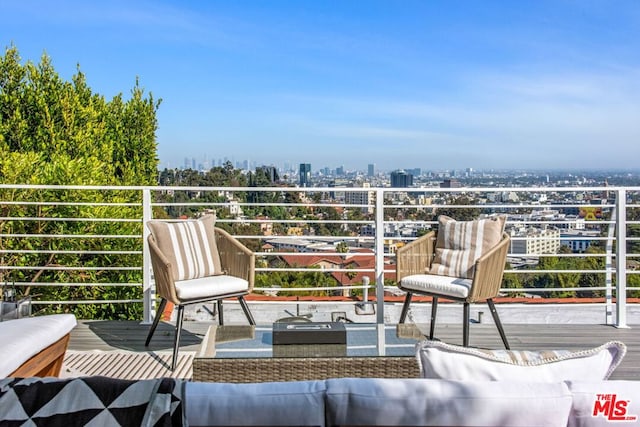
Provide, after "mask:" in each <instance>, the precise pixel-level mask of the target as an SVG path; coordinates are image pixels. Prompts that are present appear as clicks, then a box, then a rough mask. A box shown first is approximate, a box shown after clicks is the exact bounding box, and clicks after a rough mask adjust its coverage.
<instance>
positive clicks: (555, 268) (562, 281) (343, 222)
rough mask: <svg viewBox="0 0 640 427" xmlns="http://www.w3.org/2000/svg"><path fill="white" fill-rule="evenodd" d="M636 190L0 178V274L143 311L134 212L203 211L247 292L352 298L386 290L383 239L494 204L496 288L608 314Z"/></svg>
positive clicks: (622, 298)
mask: <svg viewBox="0 0 640 427" xmlns="http://www.w3.org/2000/svg"><path fill="white" fill-rule="evenodd" d="M496 195H501V196H500V197H497V196H496ZM502 195H504V197H503V196H502ZM604 195H607V197H603V196H604ZM496 197H497V198H496ZM509 197H510V198H511V199H512V200H509V201H505V200H504V198H506V199H509ZM550 198H555V200H553V201H552V202H551V201H549V200H548V199H550ZM637 200H640V189H639V188H635V187H562V188H560V187H556V188H554V187H548V188H547V187H535V188H533V187H531V188H528V187H514V188H506V187H505V188H491V187H478V188H475V187H474V188H437V187H425V188H407V189H398V188H374V187H371V188H360V187H348V188H334V187H327V188H294V187H160V186H159V187H142V186H141V187H113V186H111V187H89V186H87V187H85V186H28V185H7V184H3V185H0V282H1V283H7V284H11V285H14V286H16V287H18V288H21V289H23V290H24V291H25V292H26V291H27V290H29V291H30V294H31V295H32V299H33V302H32V303H33V305H34V307H38V306H39V305H42V306H62V307H64V306H73V305H88V304H98V305H100V304H102V305H113V304H123V303H126V304H129V303H132V302H133V303H136V304H138V305H139V306H141V307H140V308H138V309H136V310H137V311H136V313H138V314H139V315H140V316H141V317H143V318H144V319H145V320H148V319H149V318H150V316H151V313H152V312H153V289H152V285H153V282H152V277H151V276H150V264H149V260H148V256H147V255H148V254H147V253H146V250H145V237H146V235H147V233H148V230H147V229H146V227H144V223H145V222H146V221H148V220H149V219H152V218H180V217H193V216H197V215H200V214H202V213H204V212H215V213H216V216H217V222H216V224H217V226H220V227H222V228H225V229H227V230H228V231H230V232H231V233H232V235H234V236H235V237H236V238H238V239H239V240H240V241H242V242H243V243H244V244H245V245H247V246H248V247H250V249H251V250H252V251H253V252H254V253H255V255H256V259H257V262H256V276H257V280H256V288H255V292H256V293H264V294H267V295H271V296H276V295H304V294H307V295H310V296H312V297H313V296H351V297H355V300H361V299H362V298H364V297H365V295H366V294H367V292H368V291H373V292H376V293H377V295H381V294H383V293H385V292H390V293H394V294H395V293H399V292H398V290H397V287H396V283H395V250H396V249H397V247H399V246H401V245H403V244H406V243H408V242H410V241H412V240H414V239H416V238H417V237H418V236H420V235H422V234H424V233H425V232H427V231H429V230H431V229H435V228H437V224H438V222H437V217H438V215H440V214H446V215H449V216H452V217H455V218H457V219H471V218H476V217H479V216H481V215H491V214H504V215H507V218H508V219H507V227H506V228H507V231H508V232H509V233H510V234H511V237H512V239H511V248H510V252H509V255H508V264H507V266H506V267H505V279H504V282H503V288H502V290H501V291H502V293H503V295H505V296H519V297H521V296H527V295H537V296H540V297H543V298H547V297H554V298H563V297H565V298H566V297H581V296H589V297H593V298H602V299H603V300H604V301H609V300H611V301H612V300H613V299H615V303H616V304H617V307H618V311H619V312H620V310H622V311H624V308H625V304H626V298H628V297H629V298H631V297H634V298H635V297H638V296H639V295H640V284H639V280H638V279H640V276H638V273H639V272H640V264H639V261H638V260H637V259H638V258H640V209H639V208H640V204H638V203H633V202H634V201H637ZM620 209H622V211H623V214H621V213H620ZM314 273H315V274H316V275H315V276H313V277H311V276H304V275H305V274H314ZM284 275H289V276H290V277H284ZM365 278H366V279H365ZM365 282H367V283H366V284H365ZM39 288H42V289H44V290H47V289H54V288H59V289H58V291H57V292H50V293H46V292H44V291H43V292H40V291H38V289H39ZM83 288H84V289H85V291H81V290H80V289H83ZM129 288H131V289H129ZM34 289H36V291H34ZM47 292H48V291H47ZM45 293H46V295H47V296H46V297H43V295H42V294H45ZM56 296H58V298H56ZM141 303H142V304H141ZM618 317H619V318H618V319H617V320H616V322H617V324H619V325H622V326H624V318H623V317H622V318H620V317H621V316H620V315H619V316H618ZM380 318H382V317H379V319H380Z"/></svg>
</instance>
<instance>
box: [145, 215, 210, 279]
mask: <svg viewBox="0 0 640 427" xmlns="http://www.w3.org/2000/svg"><path fill="white" fill-rule="evenodd" d="M147 225H148V226H149V229H150V230H151V234H152V235H153V237H154V238H155V239H156V243H157V244H158V247H159V248H160V251H161V252H162V253H163V254H164V255H165V256H166V257H167V258H168V259H169V262H170V263H171V265H172V266H173V267H174V268H173V280H176V281H178V280H189V279H197V278H199V277H207V276H213V275H216V274H221V273H222V267H221V265H220V255H219V254H218V248H217V245H216V239H215V231H214V226H215V216H214V215H204V216H203V217H202V218H200V219H197V220H185V221H175V222H169V221H149V222H148V223H147Z"/></svg>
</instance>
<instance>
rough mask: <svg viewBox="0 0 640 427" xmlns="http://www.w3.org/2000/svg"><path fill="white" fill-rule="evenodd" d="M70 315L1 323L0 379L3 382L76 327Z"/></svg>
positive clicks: (72, 316)
mask: <svg viewBox="0 0 640 427" xmlns="http://www.w3.org/2000/svg"><path fill="white" fill-rule="evenodd" d="M76 324H77V322H76V317H75V316H74V315H73V314H52V315H48V316H38V317H24V318H21V319H15V320H9V321H4V322H0V343H2V345H0V378H5V377H7V376H8V375H9V374H11V373H12V372H13V371H15V370H16V369H18V368H19V367H20V365H22V364H23V363H24V362H26V361H27V360H28V359H29V358H30V357H32V356H35V355H36V354H38V353H39V352H40V351H42V350H44V349H45V348H47V347H48V346H50V345H51V344H53V343H54V342H56V341H58V340H59V339H60V338H62V337H63V336H65V335H66V334H68V333H69V332H71V330H72V329H73V328H74V327H75V326H76Z"/></svg>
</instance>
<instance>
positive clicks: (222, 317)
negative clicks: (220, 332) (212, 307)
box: [216, 299, 224, 326]
mask: <svg viewBox="0 0 640 427" xmlns="http://www.w3.org/2000/svg"><path fill="white" fill-rule="evenodd" d="M216 303H217V304H218V325H220V326H222V325H224V315H223V313H222V300H221V299H219V300H218V301H216Z"/></svg>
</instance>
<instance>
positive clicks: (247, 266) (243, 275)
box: [145, 224, 255, 370]
mask: <svg viewBox="0 0 640 427" xmlns="http://www.w3.org/2000/svg"><path fill="white" fill-rule="evenodd" d="M149 228H150V229H151V234H150V235H149V238H148V242H149V249H150V254H151V265H152V267H153V274H154V277H155V283H156V292H157V294H158V295H159V296H160V304H159V307H158V311H157V315H156V316H155V318H154V320H153V324H152V325H151V329H150V330H149V334H148V336H147V340H146V342H145V345H146V346H148V345H149V343H150V342H151V338H152V337H153V333H154V332H155V330H156V327H157V326H158V323H159V320H160V317H161V313H162V312H163V311H164V308H165V306H166V305H167V301H170V302H172V303H173V304H174V305H175V307H176V308H177V318H176V329H175V339H174V346H173V359H172V363H171V369H172V370H173V369H175V365H176V361H177V358H178V348H179V344H180V332H181V330H182V318H183V314H184V306H186V305H189V304H197V303H203V302H208V301H216V302H217V308H218V310H217V312H218V323H219V324H220V325H223V324H224V317H223V309H222V300H223V299H225V298H237V299H238V301H239V302H240V306H241V307H242V310H243V311H244V314H245V315H246V317H247V319H248V321H249V323H250V324H251V325H255V321H254V319H253V316H252V315H251V312H250V311H249V307H248V305H247V303H246V301H245V300H244V296H245V295H247V294H248V293H249V292H251V290H252V289H253V283H254V274H255V273H254V268H255V267H254V265H255V262H254V261H255V255H254V254H253V252H251V251H250V250H249V249H248V248H246V247H245V246H244V245H243V244H242V243H240V242H239V241H238V240H237V239H235V238H234V237H233V236H231V235H230V234H229V233H227V232H226V231H224V230H222V229H220V228H217V227H213V225H212V224H211V228H213V231H214V236H215V246H216V247H215V248H213V247H212V248H209V249H208V250H210V251H211V252H217V253H218V254H219V257H220V264H221V271H219V272H217V273H216V274H213V275H204V276H202V277H197V278H193V279H186V280H184V279H183V280H176V277H177V272H176V269H178V267H177V266H176V265H174V263H176V264H178V263H177V262H175V261H174V263H172V261H171V260H170V259H171V254H170V253H168V252H171V250H167V249H166V248H165V250H164V252H163V250H161V245H159V244H158V241H157V236H154V228H153V227H152V226H150V227H149ZM204 241H206V238H204ZM212 246H213V245H212ZM216 249H217V251H216Z"/></svg>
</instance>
